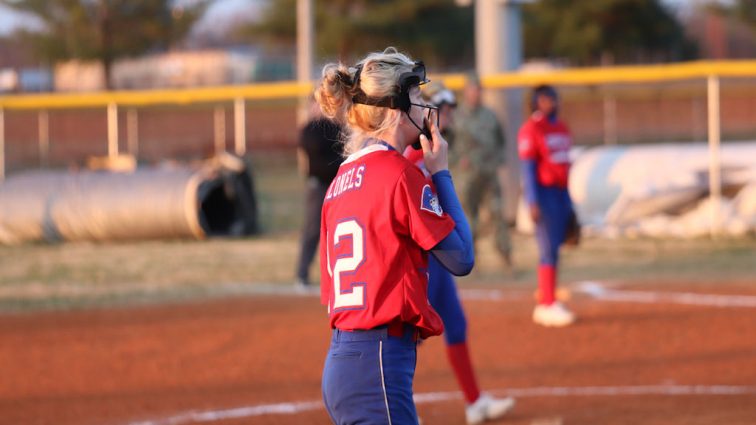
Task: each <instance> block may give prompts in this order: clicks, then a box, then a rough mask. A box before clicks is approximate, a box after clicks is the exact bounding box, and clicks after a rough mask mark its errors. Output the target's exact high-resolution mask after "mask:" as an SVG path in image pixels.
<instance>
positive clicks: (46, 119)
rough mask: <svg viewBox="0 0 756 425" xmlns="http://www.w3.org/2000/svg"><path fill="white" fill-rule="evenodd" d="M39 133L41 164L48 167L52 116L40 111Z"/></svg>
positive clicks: (38, 119) (38, 118)
mask: <svg viewBox="0 0 756 425" xmlns="http://www.w3.org/2000/svg"><path fill="white" fill-rule="evenodd" d="M37 132H38V134H39V164H40V165H41V166H42V167H47V165H48V161H49V157H50V115H49V114H48V113H47V111H45V110H43V111H39V114H38V115H37Z"/></svg>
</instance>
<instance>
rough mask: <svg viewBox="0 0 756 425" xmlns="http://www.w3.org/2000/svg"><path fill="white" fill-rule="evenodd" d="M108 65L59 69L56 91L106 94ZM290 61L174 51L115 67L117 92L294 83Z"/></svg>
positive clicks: (253, 53) (230, 52)
mask: <svg viewBox="0 0 756 425" xmlns="http://www.w3.org/2000/svg"><path fill="white" fill-rule="evenodd" d="M101 67H102V64H100V63H98V62H81V61H68V62H63V63H59V64H57V65H56V66H55V90H56V91H96V90H103V89H104V87H105V84H104V81H103V73H102V68H101ZM292 78H294V67H293V64H292V62H291V60H290V58H289V57H287V56H276V55H272V54H268V53H266V52H263V51H261V50H258V49H254V48H243V49H237V48H233V49H209V50H199V51H174V52H168V53H163V54H155V55H148V56H143V57H139V58H130V59H122V60H119V61H116V62H115V64H114V66H113V87H114V88H115V89H117V90H139V89H155V88H186V87H202V86H221V85H234V84H247V83H251V82H255V81H276V80H290V79H292Z"/></svg>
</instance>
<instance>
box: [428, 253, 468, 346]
mask: <svg viewBox="0 0 756 425" xmlns="http://www.w3.org/2000/svg"><path fill="white" fill-rule="evenodd" d="M428 301H430V304H431V305H432V306H433V309H434V310H436V312H437V313H438V315H439V316H441V320H442V321H443V322H444V339H445V340H446V344H447V345H452V344H459V343H461V342H465V341H466V340H467V319H466V318H465V312H464V310H462V303H461V302H460V300H459V294H458V293H457V285H456V283H455V282H454V277H453V276H452V274H451V273H449V271H448V270H446V269H445V268H444V266H443V265H441V263H440V262H439V261H438V260H436V258H435V257H434V256H433V255H429V256H428Z"/></svg>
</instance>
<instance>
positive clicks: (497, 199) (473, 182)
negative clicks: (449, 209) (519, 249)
mask: <svg viewBox="0 0 756 425" xmlns="http://www.w3.org/2000/svg"><path fill="white" fill-rule="evenodd" d="M463 181H464V183H463V187H464V204H465V205H464V207H465V211H466V212H467V214H468V218H469V221H470V228H471V230H472V233H473V237H474V238H475V239H477V237H478V227H479V226H478V224H479V223H478V222H479V218H478V216H479V213H480V207H481V204H483V202H484V201H485V200H486V195H489V198H490V199H489V208H490V209H489V211H490V215H491V221H492V224H493V226H494V229H495V232H496V234H495V239H494V243H495V244H496V249H497V251H499V253H500V254H501V256H502V257H503V258H504V259H505V261H506V262H507V264H510V262H511V255H512V241H511V239H510V236H509V227H508V226H507V222H506V220H505V219H504V197H503V196H502V193H501V192H502V190H501V187H500V185H499V179H498V176H497V174H496V172H495V171H491V172H480V171H479V172H468V173H466V175H465V176H464V178H463Z"/></svg>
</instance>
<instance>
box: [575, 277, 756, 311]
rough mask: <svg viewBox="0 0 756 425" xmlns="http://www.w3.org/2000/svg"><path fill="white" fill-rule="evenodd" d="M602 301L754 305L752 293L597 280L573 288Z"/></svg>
mask: <svg viewBox="0 0 756 425" xmlns="http://www.w3.org/2000/svg"><path fill="white" fill-rule="evenodd" d="M573 290H574V291H575V292H579V293H582V294H585V295H588V296H589V297H591V298H595V299H599V300H602V301H617V302H635V303H644V304H657V303H669V304H684V305H698V306H710V307H751V308H752V307H756V296H753V295H719V294H699V293H693V292H652V291H635V290H632V291H631V290H622V289H614V288H608V287H607V286H606V285H604V284H601V283H598V282H581V283H580V284H578V285H577V286H576V287H575V288H574V289H573Z"/></svg>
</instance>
